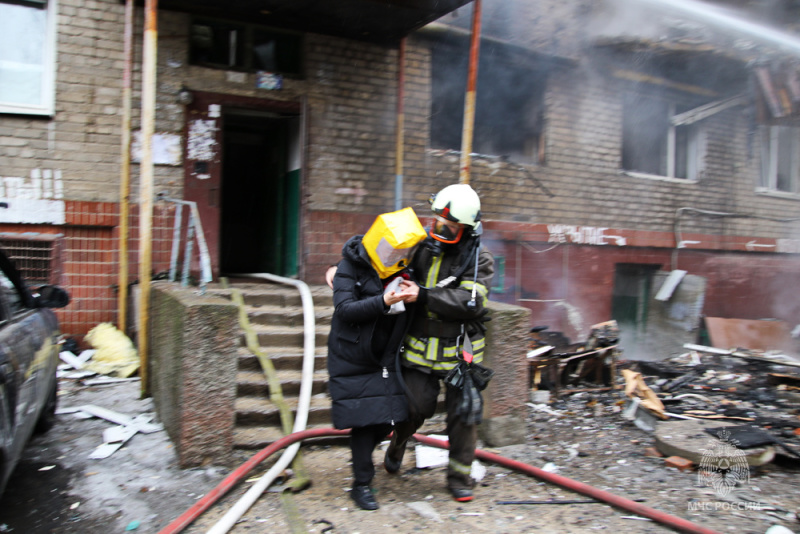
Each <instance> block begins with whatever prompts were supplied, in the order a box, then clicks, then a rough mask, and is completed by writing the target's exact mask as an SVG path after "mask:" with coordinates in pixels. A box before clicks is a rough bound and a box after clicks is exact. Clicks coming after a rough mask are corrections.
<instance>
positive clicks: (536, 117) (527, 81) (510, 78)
mask: <svg viewBox="0 0 800 534" xmlns="http://www.w3.org/2000/svg"><path fill="white" fill-rule="evenodd" d="M462 44H463V43H462ZM462 44H457V45H456V44H451V43H447V42H437V43H435V44H434V45H433V48H432V59H431V69H432V73H431V76H432V88H431V89H432V96H433V99H432V103H431V134H430V135H431V141H430V142H431V148H438V149H450V150H461V135H462V132H463V121H464V97H465V93H466V88H467V73H468V69H469V62H468V54H469V47H468V45H466V44H463V45H462ZM479 57H480V64H479V66H478V80H477V91H476V101H475V124H474V129H473V146H472V151H473V152H476V153H480V154H493V155H499V156H509V157H510V158H512V159H515V160H519V161H520V162H523V163H528V162H536V161H537V160H538V159H539V158H540V140H541V136H542V128H543V124H542V123H543V101H544V97H543V95H544V89H545V83H546V75H545V74H543V73H542V72H539V71H536V70H532V69H531V68H530V67H529V66H524V65H522V66H521V65H520V64H519V63H520V61H519V59H515V58H513V57H512V56H511V54H510V53H509V52H507V51H504V50H503V49H502V48H501V47H497V46H494V47H492V46H484V44H483V43H482V44H481V53H480V56H479Z"/></svg>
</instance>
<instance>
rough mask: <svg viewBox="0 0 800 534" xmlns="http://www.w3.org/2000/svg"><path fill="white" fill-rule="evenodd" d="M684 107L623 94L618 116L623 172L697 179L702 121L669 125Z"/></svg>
mask: <svg viewBox="0 0 800 534" xmlns="http://www.w3.org/2000/svg"><path fill="white" fill-rule="evenodd" d="M688 109H689V107H688V106H679V105H678V104H677V103H675V102H672V101H669V100H665V99H662V98H656V97H652V96H647V95H641V94H629V95H627V96H626V97H625V102H624V109H623V118H622V168H623V169H624V170H626V171H631V172H636V173H643V174H650V175H654V176H667V177H669V178H680V179H684V180H692V181H694V180H698V179H699V178H700V177H701V176H702V174H703V170H704V168H705V151H706V148H705V145H706V134H705V131H704V129H703V127H702V123H700V122H693V123H690V124H680V125H675V124H673V117H674V116H675V115H677V114H678V113H681V112H683V111H686V110H688Z"/></svg>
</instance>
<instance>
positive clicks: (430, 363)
mask: <svg viewBox="0 0 800 534" xmlns="http://www.w3.org/2000/svg"><path fill="white" fill-rule="evenodd" d="M460 254H461V251H460V250H459V249H458V247H449V248H445V249H444V251H443V252H442V253H439V254H436V255H434V253H433V252H432V251H431V249H430V248H429V247H425V246H422V247H420V249H419V250H418V251H417V254H416V255H415V257H414V261H413V264H412V266H413V267H414V270H415V274H416V275H417V280H419V283H420V284H421V285H423V286H425V287H427V288H428V289H427V293H428V294H427V300H426V303H425V306H424V309H418V310H417V314H418V316H417V317H416V318H415V321H414V323H415V324H416V328H415V327H414V326H413V325H412V328H411V329H410V331H409V333H408V335H406V338H405V346H404V352H403V360H404V362H403V363H404V365H406V366H410V367H417V368H420V369H423V370H428V371H433V372H439V373H446V372H447V371H449V370H450V369H452V368H453V367H455V366H456V364H457V363H458V361H459V355H458V354H457V350H458V347H457V344H458V342H459V341H461V343H463V341H464V340H463V338H462V339H461V340H459V339H458V333H460V330H461V329H460V328H458V327H459V326H460V325H464V331H465V332H467V333H468V335H469V341H470V342H471V343H472V349H471V350H472V355H473V361H475V362H477V363H480V362H482V361H483V354H484V350H485V346H486V340H485V338H484V335H483V332H482V330H481V329H479V328H477V327H476V326H475V323H476V322H477V321H479V320H480V317H482V316H483V315H484V313H485V312H484V310H485V307H486V304H487V302H488V300H489V290H488V287H489V283H490V282H491V279H492V276H493V275H494V258H493V257H492V255H491V253H490V252H489V251H488V250H486V249H485V248H481V252H480V255H479V260H478V277H477V281H476V280H475V279H474V278H475V269H474V264H471V265H470V266H469V267H468V268H467V269H466V270H465V271H464V273H463V274H462V276H461V278H460V279H459V280H458V283H457V284H456V283H452V284H449V285H448V286H447V287H436V284H437V283H439V282H440V281H442V280H444V279H446V278H448V277H449V276H453V275H455V274H457V271H458V270H459V267H460V265H457V262H458V260H459V258H460ZM473 286H474V287H475V288H476V302H475V306H470V305H469V301H470V300H471V299H472V289H473ZM420 321H423V322H424V321H428V323H429V326H428V327H427V328H425V327H421V326H420V325H419V323H420ZM437 331H438V332H442V334H441V337H439V336H437V335H436V333H437ZM456 332H458V333H456ZM425 334H427V335H425ZM454 334H455V335H454ZM462 348H463V347H462Z"/></svg>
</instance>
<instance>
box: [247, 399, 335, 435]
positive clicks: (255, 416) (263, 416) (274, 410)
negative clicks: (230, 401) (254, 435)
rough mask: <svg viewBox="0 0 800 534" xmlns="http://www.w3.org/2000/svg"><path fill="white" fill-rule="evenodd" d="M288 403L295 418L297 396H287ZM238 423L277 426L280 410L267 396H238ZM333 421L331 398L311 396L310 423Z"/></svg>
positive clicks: (279, 421)
mask: <svg viewBox="0 0 800 534" xmlns="http://www.w3.org/2000/svg"><path fill="white" fill-rule="evenodd" d="M285 400H286V404H287V405H288V406H289V409H290V410H291V412H292V419H293V420H294V417H295V414H296V412H297V402H298V399H297V397H287V398H286V399H285ZM235 412H236V425H237V426H241V427H247V426H260V425H267V426H277V427H280V424H281V420H280V410H279V409H278V407H277V406H276V405H275V404H274V403H273V402H272V401H270V400H269V399H268V398H265V397H250V396H248V397H237V399H236V402H235ZM330 422H331V400H330V398H329V397H328V396H327V395H326V394H317V395H312V396H311V402H310V405H309V409H308V423H309V424H323V423H328V424H330Z"/></svg>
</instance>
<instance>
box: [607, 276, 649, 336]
mask: <svg viewBox="0 0 800 534" xmlns="http://www.w3.org/2000/svg"><path fill="white" fill-rule="evenodd" d="M660 268H661V266H660V265H651V264H637V263H618V264H617V266H616V270H615V271H614V288H613V290H612V294H611V318H612V319H614V320H615V321H617V323H618V324H619V325H620V328H622V329H624V330H628V331H632V332H644V331H645V330H646V328H647V313H648V302H649V301H650V294H651V293H652V288H653V275H654V274H655V272H656V271H658V269H660Z"/></svg>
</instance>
